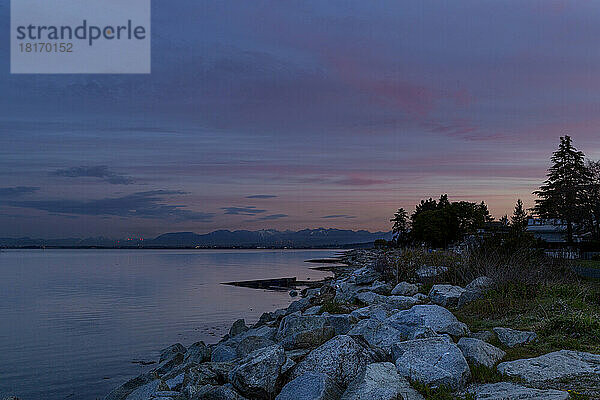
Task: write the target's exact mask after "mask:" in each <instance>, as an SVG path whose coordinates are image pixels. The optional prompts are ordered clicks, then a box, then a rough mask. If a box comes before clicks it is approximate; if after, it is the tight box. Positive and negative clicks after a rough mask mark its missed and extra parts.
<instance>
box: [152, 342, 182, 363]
mask: <svg viewBox="0 0 600 400" xmlns="http://www.w3.org/2000/svg"><path fill="white" fill-rule="evenodd" d="M186 351H187V350H186V348H185V347H183V345H182V344H181V343H176V344H174V345H172V346H169V347H167V348H165V349H162V350H161V351H160V361H159V362H163V361H165V360H167V359H169V358H172V357H173V356H175V354H177V353H181V354H185V352H186Z"/></svg>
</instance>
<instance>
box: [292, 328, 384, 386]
mask: <svg viewBox="0 0 600 400" xmlns="http://www.w3.org/2000/svg"><path fill="white" fill-rule="evenodd" d="M374 361H378V359H377V358H376V357H375V356H374V354H373V352H372V351H370V349H367V348H365V347H364V346H363V345H362V344H360V343H359V342H358V341H356V340H355V339H353V338H351V337H350V336H347V335H339V336H335V337H334V338H333V339H331V340H329V341H327V342H326V343H324V344H322V345H321V346H319V347H318V348H316V349H314V350H313V351H311V352H310V353H309V354H308V355H307V356H306V357H305V358H304V359H303V360H302V361H300V362H299V363H298V365H297V366H296V368H295V369H294V370H293V371H292V377H293V378H297V377H298V376H300V375H302V374H304V373H306V372H311V371H312V372H321V373H324V374H327V375H329V376H330V377H332V378H333V379H334V380H335V382H336V383H337V384H338V385H340V387H343V388H345V387H346V386H347V385H348V384H349V383H350V382H351V381H353V380H354V379H355V378H356V377H357V376H358V375H359V374H360V373H361V372H362V371H363V369H364V368H365V367H366V366H367V365H368V364H370V363H372V362H374Z"/></svg>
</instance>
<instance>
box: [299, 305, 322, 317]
mask: <svg viewBox="0 0 600 400" xmlns="http://www.w3.org/2000/svg"><path fill="white" fill-rule="evenodd" d="M320 312H321V306H312V307H310V308H309V309H307V310H306V311H304V312H303V313H302V314H304V315H318V314H319V313H320Z"/></svg>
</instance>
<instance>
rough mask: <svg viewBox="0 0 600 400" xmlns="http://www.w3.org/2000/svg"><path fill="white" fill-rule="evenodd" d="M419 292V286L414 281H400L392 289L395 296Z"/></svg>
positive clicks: (411, 294) (412, 294)
mask: <svg viewBox="0 0 600 400" xmlns="http://www.w3.org/2000/svg"><path fill="white" fill-rule="evenodd" d="M417 293H419V287H418V286H417V285H415V284H414V283H408V282H400V283H399V284H397V285H396V286H395V287H394V288H393V289H392V294H393V295H395V296H414V295H415V294H417Z"/></svg>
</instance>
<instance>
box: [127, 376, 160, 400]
mask: <svg viewBox="0 0 600 400" xmlns="http://www.w3.org/2000/svg"><path fill="white" fill-rule="evenodd" d="M161 388H165V387H164V383H162V381H161V380H160V379H156V380H154V381H152V382H149V383H147V384H145V385H142V386H140V387H139V388H137V389H135V390H134V391H133V392H131V393H130V394H129V395H128V396H127V397H125V400H149V399H151V398H152V396H153V395H154V394H155V393H156V392H157V391H158V390H160V389H161Z"/></svg>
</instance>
